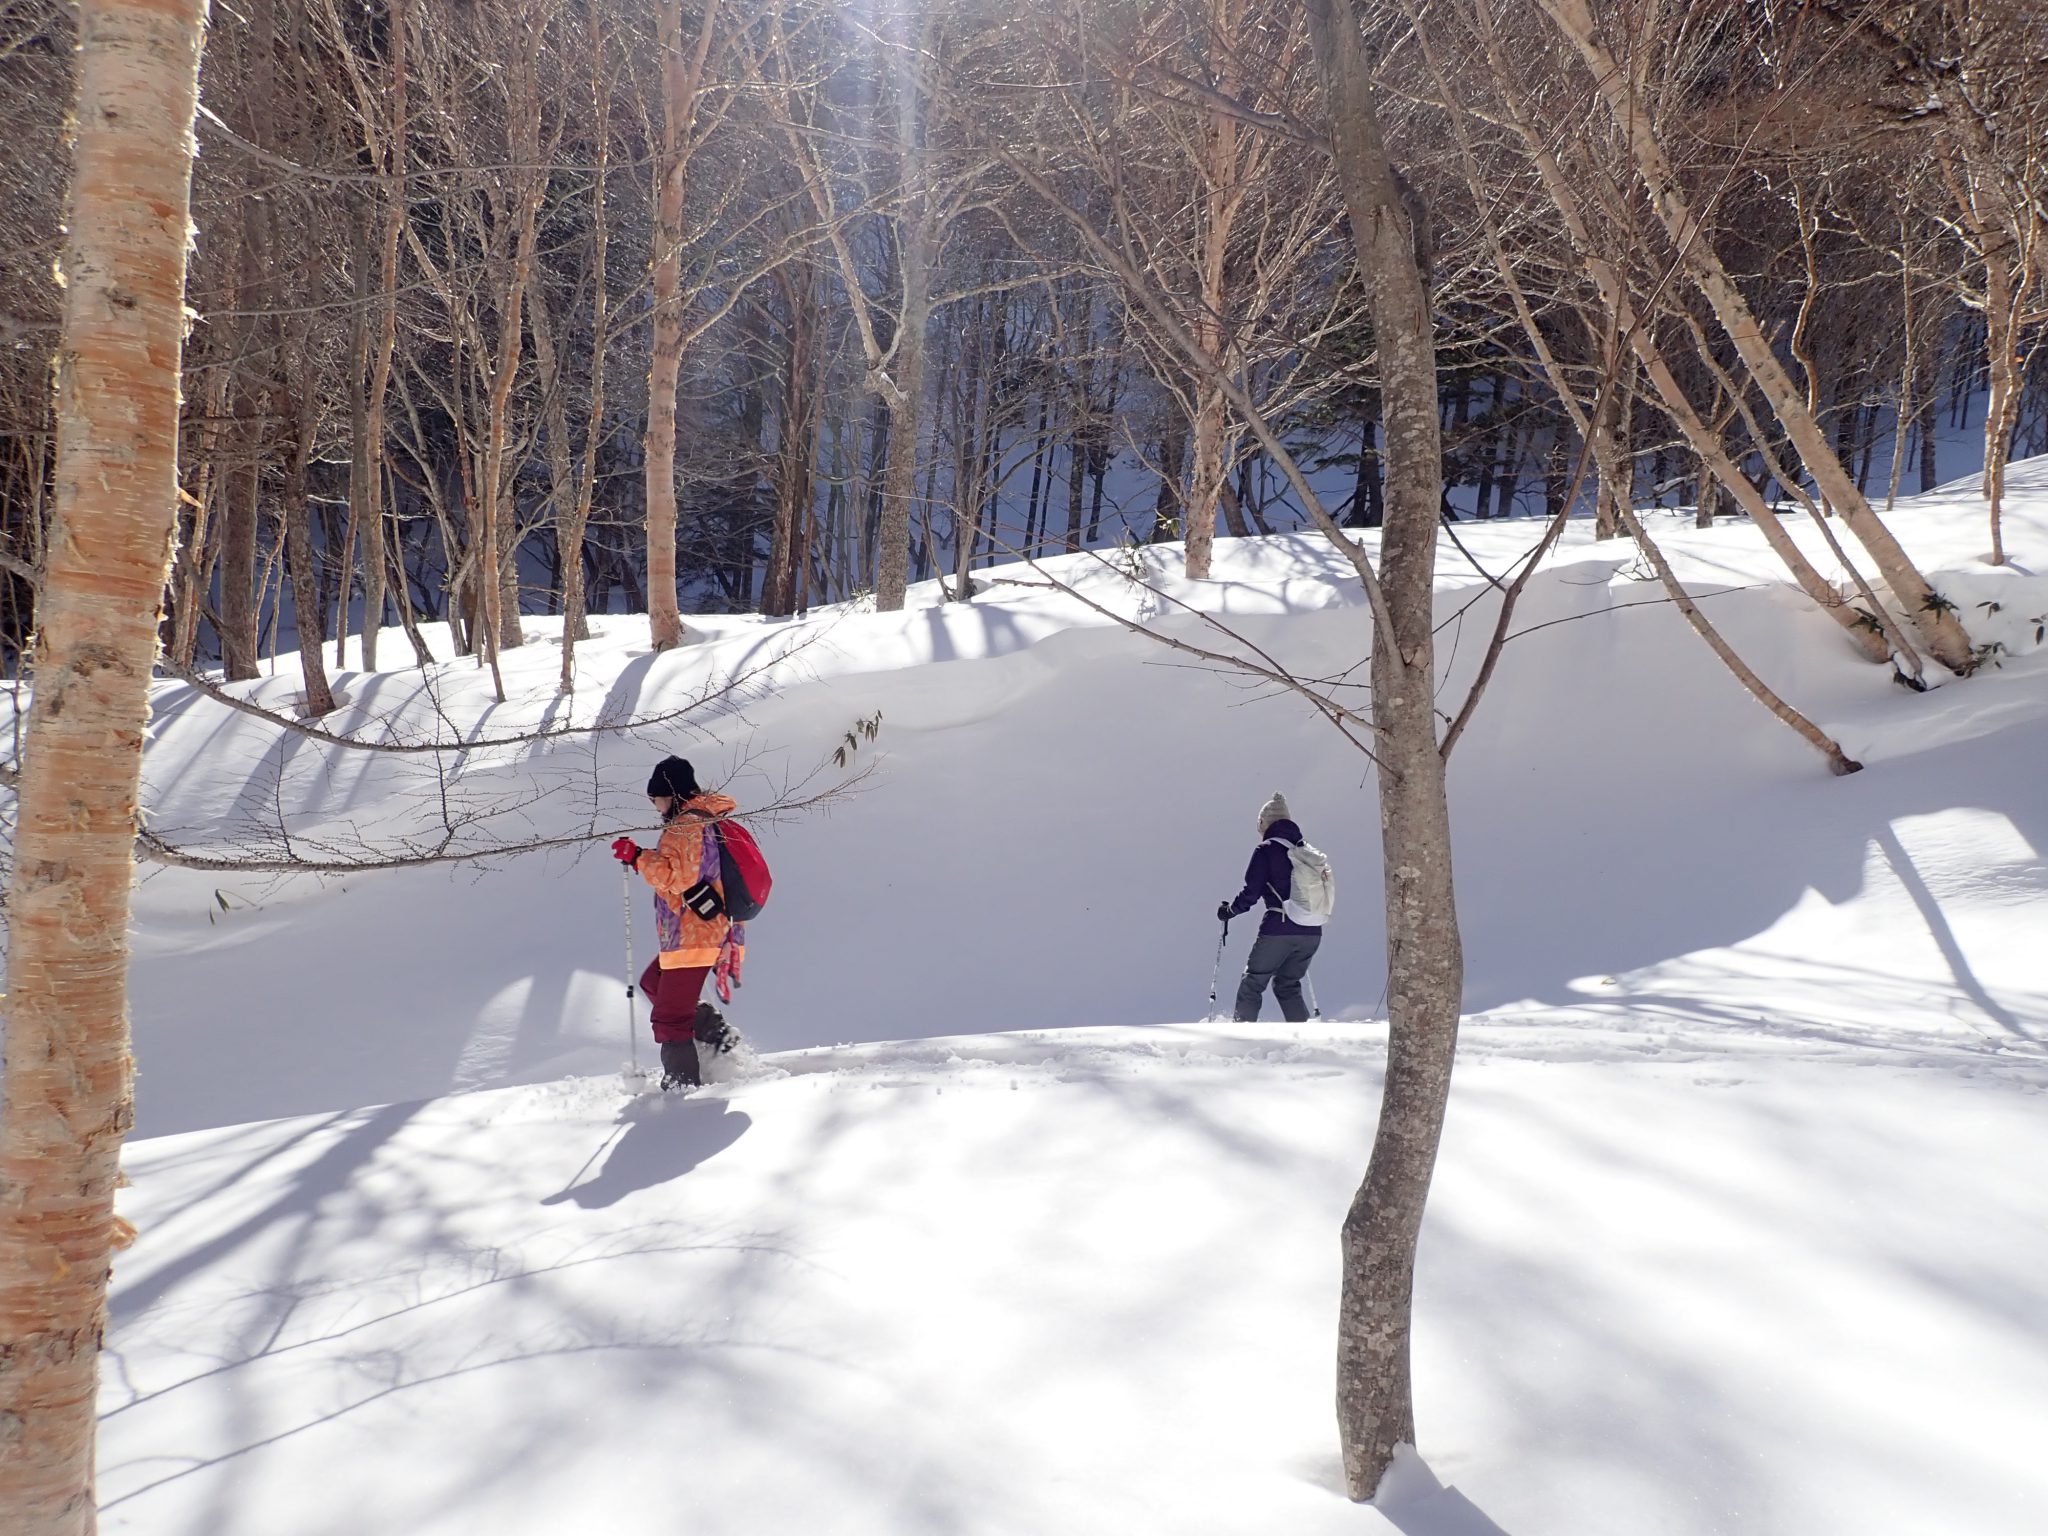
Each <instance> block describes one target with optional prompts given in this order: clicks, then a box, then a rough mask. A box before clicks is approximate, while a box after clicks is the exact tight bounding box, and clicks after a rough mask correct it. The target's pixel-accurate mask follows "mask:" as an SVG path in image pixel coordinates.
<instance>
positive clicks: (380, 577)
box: [359, 0, 428, 672]
mask: <svg viewBox="0 0 2048 1536" xmlns="http://www.w3.org/2000/svg"><path fill="white" fill-rule="evenodd" d="M411 27H412V19H411V15H410V7H409V0H391V4H390V11H389V15H388V21H387V28H388V36H389V38H390V69H391V131H390V136H389V144H388V146H387V150H386V155H385V175H386V176H387V177H388V178H389V180H388V182H387V184H386V188H385V203H384V244H383V249H382V251H381V253H380V258H379V266H378V284H377V286H378V329H377V344H376V347H375V348H374V351H373V355H372V358H371V362H370V378H369V382H368V384H367V386H366V387H365V390H364V399H363V435H364V439H365V441H364V443H363V447H362V450H361V452H360V455H359V456H360V458H361V460H362V463H363V466H364V474H365V479H366V483H365V486H364V493H365V494H364V498H363V509H362V517H361V520H360V521H361V526H362V534H363V670H364V671H365V672H374V671H376V670H377V632H378V630H379V629H381V628H382V627H383V624H384V592H385V586H384V564H385V553H384V547H385V538H384V397H385V394H386V392H387V391H388V390H389V388H390V384H391V354H392V351H393V349H394V348H395V346H396V345H397V340H398V237H399V235H400V233H401V232H402V231H403V230H404V228H405V216H406V191H405V171H406V147H405V145H406V123H405V84H406V78H405V77H406V59H405V50H406V43H407V40H408V34H409V33H410V31H411ZM402 579H403V578H402V576H401V580H402ZM406 634H407V636H408V638H410V639H412V642H413V648H414V651H415V653H416V654H417V655H418V660H419V664H420V665H421V666H422V667H424V666H425V665H426V664H427V660H428V658H427V657H426V656H425V655H424V654H418V653H420V652H421V651H422V650H423V643H422V642H421V641H420V640H419V639H418V638H417V633H416V631H415V630H414V629H413V628H412V627H410V626H408V628H407V630H406Z"/></svg>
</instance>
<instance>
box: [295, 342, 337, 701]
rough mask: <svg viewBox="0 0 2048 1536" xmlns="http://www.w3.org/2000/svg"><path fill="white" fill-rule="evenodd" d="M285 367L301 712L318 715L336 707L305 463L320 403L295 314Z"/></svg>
mask: <svg viewBox="0 0 2048 1536" xmlns="http://www.w3.org/2000/svg"><path fill="white" fill-rule="evenodd" d="M286 329H287V338H288V339H287V341H286V343H285V368H286V371H287V372H288V373H289V374H290V376H291V384H290V393H291V401H292V410H291V414H292V442H291V456H290V458H288V459H287V460H286V461H285V477H284V536H285V546H286V547H285V561H286V563H287V564H288V565H290V567H291V579H292V617H293V628H294V629H295V630H296V631H297V632H298V639H299V667H300V670H301V671H302V672H303V673H304V675H305V681H306V692H305V696H304V698H303V699H302V700H301V701H300V705H299V709H300V713H301V714H302V715H303V716H305V717H306V718H307V719H317V718H318V717H319V716H321V715H325V714H330V713H332V711H333V709H334V695H333V693H332V692H331V691H330V690H329V689H328V686H327V659H326V657H325V656H324V655H322V654H321V650H320V642H321V640H322V639H323V638H324V635H325V630H326V605H325V604H324V603H323V602H321V600H320V581H319V573H318V572H317V571H316V570H315V569H314V562H313V522H312V519H313V504H312V501H311V499H310V498H309V497H308V496H307V494H306V468H307V465H308V464H310V463H311V461H312V457H313V433H314V430H315V427H316V425H317V417H318V412H319V405H318V401H317V395H316V390H317V387H318V386H317V383H316V381H315V379H314V378H313V362H312V359H311V357H310V356H308V354H307V347H306V335H305V332H306V322H305V320H304V319H303V318H302V317H296V316H295V317H294V318H293V319H292V320H291V321H290V322H289V323H288V325H287V328H286ZM347 580H348V573H347V569H346V568H345V567H344V569H343V572H342V581H343V586H342V612H343V614H344V615H346V613H347V612H348V596H347V593H348V587H347Z"/></svg>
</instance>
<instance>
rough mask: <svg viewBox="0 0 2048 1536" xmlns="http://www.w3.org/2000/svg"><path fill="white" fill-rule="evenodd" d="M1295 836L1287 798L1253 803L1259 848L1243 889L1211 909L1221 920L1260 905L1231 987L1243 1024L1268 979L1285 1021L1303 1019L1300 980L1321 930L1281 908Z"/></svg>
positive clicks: (1290, 878)
mask: <svg viewBox="0 0 2048 1536" xmlns="http://www.w3.org/2000/svg"><path fill="white" fill-rule="evenodd" d="M1301 840H1302V839H1301V828H1299V827H1297V826H1296V825H1295V824H1294V823H1293V822H1292V821H1291V820H1289V819H1288V814H1287V801H1286V800H1285V799H1284V798H1282V797H1281V795H1280V794H1279V792H1278V791H1275V792H1274V795H1273V798H1272V799H1270V800H1268V801H1267V802H1266V803H1265V804H1264V805H1262V806H1260V807H1259V846H1258V847H1256V848H1254V849H1253V850H1252V859H1251V863H1249V864H1247V865H1246V866H1245V870H1244V889H1243V890H1241V891H1239V892H1238V893H1237V895H1236V897H1235V898H1234V899H1233V900H1230V901H1226V902H1223V903H1221V904H1219V905H1218V906H1217V908H1216V916H1217V917H1218V918H1220V919H1221V920H1222V921H1224V922H1226V923H1227V922H1229V921H1230V920H1231V919H1232V918H1233V917H1236V916H1237V915H1238V914H1239V913H1240V912H1249V911H1250V910H1251V909H1252V907H1253V905H1254V904H1256V903H1258V902H1260V901H1263V902H1264V903H1265V904H1266V915H1265V917H1264V918H1262V919H1261V920H1260V922H1259V936H1258V937H1257V938H1256V939H1254V940H1252V952H1251V954H1250V955H1249V956H1247V957H1246V959H1245V963H1244V980H1242V981H1241V982H1239V983H1238V985H1237V1017H1238V1018H1239V1019H1240V1020H1241V1021H1243V1022H1245V1023H1250V1022H1251V1021H1252V1020H1253V1019H1256V1018H1257V1017H1258V1016H1259V1006H1260V1004H1261V1003H1262V1002H1263V1001H1264V1000H1265V996H1266V985H1267V983H1268V982H1270V983H1272V987H1273V996H1274V997H1276V998H1277V999H1279V1002H1280V1012H1281V1014H1282V1015H1283V1016H1284V1017H1285V1018H1286V1019H1287V1020H1288V1022H1289V1023H1293V1024H1299V1023H1302V1022H1303V1021H1304V1020H1306V1019H1307V1018H1308V1001H1307V999H1306V998H1304V997H1303V996H1302V991H1301V984H1302V979H1303V978H1304V977H1305V976H1307V975H1308V966H1309V962H1310V961H1311V960H1313V959H1315V957H1316V950H1317V948H1318V947H1319V946H1320V945H1321V944H1322V942H1323V930H1322V929H1321V928H1312V927H1310V926H1309V925H1307V924H1306V923H1297V922H1292V921H1290V920H1289V918H1288V916H1287V914H1286V912H1284V911H1283V910H1282V906H1283V904H1284V903H1285V902H1286V900H1287V898H1288V896H1289V895H1291V894H1292V893H1293V885H1294V865H1293V863H1292V861H1291V860H1290V859H1289V858H1288V856H1287V847H1288V845H1290V844H1292V845H1294V846H1297V847H1298V846H1299V845H1300V843H1301Z"/></svg>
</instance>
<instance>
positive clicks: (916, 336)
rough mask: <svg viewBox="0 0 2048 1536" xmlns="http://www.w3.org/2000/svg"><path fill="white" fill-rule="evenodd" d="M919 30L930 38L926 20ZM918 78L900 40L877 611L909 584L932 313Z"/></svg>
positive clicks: (895, 604)
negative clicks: (897, 289) (894, 300)
mask: <svg viewBox="0 0 2048 1536" xmlns="http://www.w3.org/2000/svg"><path fill="white" fill-rule="evenodd" d="M921 30H922V31H923V32H924V34H925V40H926V42H929V37H930V24H929V22H927V24H926V26H925V27H924V28H923V29H921ZM920 52H921V50H920ZM922 82H923V70H922V68H921V67H920V66H919V64H918V62H917V56H916V55H915V54H914V53H913V50H912V49H911V48H910V47H909V46H908V43H907V40H905V44H904V46H901V47H899V48H898V49H897V52H896V132H897V151H898V154H899V155H900V156H901V161H900V163H901V167H902V182H903V193H902V196H903V207H902V211H901V212H900V213H899V215H898V220H897V222H898V227H899V229H900V231H901V238H900V244H901V246H902V260H901V266H902V274H901V275H902V280H903V310H902V313H901V314H900V315H899V316H898V318H897V326H896V337H895V341H894V344H893V345H894V351H895V367H894V368H893V369H892V370H891V372H890V375H889V378H890V381H891V383H892V384H893V388H890V389H889V390H888V391H887V398H888V401H889V459H888V463H887V464H886V465H885V466H884V468H883V471H882V520H881V526H880V528H879V529H878V531H877V534H876V555H875V559H876V568H875V607H876V609H877V610H878V611H879V612H882V613H893V612H896V611H898V610H899V609H901V608H902V607H903V597H904V592H905V589H906V588H907V587H908V586H909V584H910V512H911V502H912V501H913V500H914V499H915V493H916V490H917V449H918V443H919V441H920V439H921V438H922V436H923V433H922V430H921V428H922V424H923V417H924V367H925V332H926V330H927V329H928V328H929V326H930V323H931V315H932V272H931V266H932V249H931V246H932V229H931V217H932V214H931V189H930V187H929V186H928V185H927V184H926V177H927V171H926V166H925V152H924V128H923V112H922V110H921V98H922V96H923V84H922ZM956 494H957V493H956ZM970 558H971V556H970ZM962 579H963V580H965V577H964V575H963V577H962Z"/></svg>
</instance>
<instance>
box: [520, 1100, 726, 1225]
mask: <svg viewBox="0 0 2048 1536" xmlns="http://www.w3.org/2000/svg"><path fill="white" fill-rule="evenodd" d="M752 1124H753V1121H752V1119H751V1118H750V1117H748V1116H746V1115H744V1114H741V1113H740V1112H739V1111H738V1110H736V1109H733V1108H732V1107H731V1106H729V1105H727V1104H725V1103H723V1102H721V1101H720V1100H717V1099H683V1100H669V1099H657V1098H636V1099H634V1100H632V1101H631V1102H630V1103H628V1104H627V1105H626V1107H625V1108H624V1109H622V1110H620V1111H619V1126H620V1128H621V1132H622V1134H618V1135H617V1136H616V1137H608V1138H606V1140H605V1142H604V1143H602V1144H600V1145H599V1147H598V1149H597V1151H596V1152H593V1153H591V1154H590V1161H589V1162H586V1163H585V1164H584V1165H583V1167H582V1168H579V1169H578V1170H577V1171H576V1175H575V1177H574V1178H572V1179H570V1181H569V1183H568V1185H567V1186H566V1187H564V1188H563V1189H561V1190H560V1191H558V1192H557V1193H555V1194H552V1195H549V1196H548V1197H547V1198H546V1199H544V1200H542V1201H541V1204H542V1205H561V1204H563V1203H564V1202H570V1203H573V1204H576V1205H579V1206H581V1207H582V1208H583V1209H584V1210H586V1211H591V1210H602V1209H604V1208H605V1207H607V1206H613V1205H617V1204H618V1203H619V1202H620V1201H621V1200H623V1199H625V1198H626V1196H628V1195H632V1194H637V1193H639V1192H640V1191H641V1190H643V1189H652V1188H653V1187H654V1186H655V1185H657V1184H666V1183H668V1182H669V1181H670V1180H672V1179H679V1178H681V1177H682V1176H683V1175H684V1174H686V1173H688V1172H689V1171H690V1170H691V1169H693V1168H695V1167H696V1166H697V1165H698V1164H700V1163H704V1162H708V1161H710V1160H711V1159H712V1158H714V1157H716V1156H717V1155H718V1154H719V1153H721V1152H723V1151H724V1150H725V1149H726V1148H727V1147H729V1146H731V1145H732V1144H733V1143H734V1142H736V1141H738V1140H739V1139H740V1137H741V1136H742V1135H744V1134H745V1133H746V1129H747V1127H748V1126H749V1125H752ZM606 1146H609V1147H610V1148H611V1155H610V1156H609V1157H607V1158H605V1160H604V1165H603V1166H602V1167H601V1168H599V1169H598V1171H597V1175H596V1177H594V1178H591V1179H589V1180H588V1181H584V1182H579V1181H581V1180H583V1175H584V1174H585V1173H586V1172H587V1171H588V1170H589V1168H590V1165H591V1163H594V1162H596V1161H597V1158H598V1154H599V1153H601V1152H603V1151H604V1149H605V1147H606Z"/></svg>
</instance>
